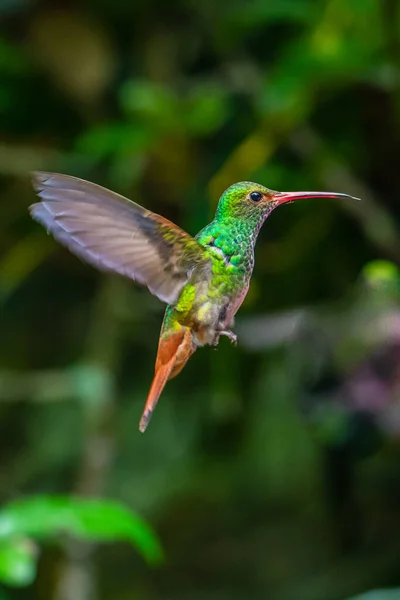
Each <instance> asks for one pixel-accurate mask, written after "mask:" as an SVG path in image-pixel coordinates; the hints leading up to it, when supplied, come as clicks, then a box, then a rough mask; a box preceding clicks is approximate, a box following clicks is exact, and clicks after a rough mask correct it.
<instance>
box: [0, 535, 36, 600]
mask: <svg viewBox="0 0 400 600" xmlns="http://www.w3.org/2000/svg"><path fill="white" fill-rule="evenodd" d="M36 554H37V552H36V547H35V545H34V544H33V543H32V541H31V540H27V539H20V538H18V539H10V540H3V541H2V542H1V543H0V580H1V581H2V582H3V583H5V584H6V585H10V586H15V587H17V586H25V585H29V584H30V583H32V581H33V580H34V578H35V576H36ZM0 599H1V596H0Z"/></svg>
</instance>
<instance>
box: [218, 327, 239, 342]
mask: <svg viewBox="0 0 400 600" xmlns="http://www.w3.org/2000/svg"><path fill="white" fill-rule="evenodd" d="M218 333H219V335H225V336H226V337H227V338H229V340H230V342H231V344H233V345H234V346H237V335H236V334H235V333H233V331H230V330H229V329H227V330H224V331H219V332H218Z"/></svg>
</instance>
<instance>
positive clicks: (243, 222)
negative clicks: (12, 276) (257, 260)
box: [30, 173, 348, 431]
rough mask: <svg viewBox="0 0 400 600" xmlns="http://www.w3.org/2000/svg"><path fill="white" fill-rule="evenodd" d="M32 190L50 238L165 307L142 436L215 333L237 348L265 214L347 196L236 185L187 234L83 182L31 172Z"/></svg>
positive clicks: (36, 209)
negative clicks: (239, 315) (209, 217)
mask: <svg viewBox="0 0 400 600" xmlns="http://www.w3.org/2000/svg"><path fill="white" fill-rule="evenodd" d="M33 184H34V187H35V189H36V191H37V193H38V195H39V197H40V200H41V201H40V202H38V203H36V204H33V205H32V206H31V207H30V212H31V215H32V217H33V218H34V219H36V220H37V221H39V222H40V223H41V224H43V225H44V226H45V227H46V228H47V230H48V231H49V232H51V233H52V234H53V236H54V237H55V238H56V239H57V240H59V241H60V242H61V243H63V244H64V245H66V246H67V247H68V248H69V249H70V250H71V251H72V252H73V253H75V254H76V255H77V256H78V257H80V258H82V259H83V260H85V261H87V262H89V263H91V264H92V265H94V266H95V267H97V268H99V269H102V270H106V271H112V272H117V273H120V274H122V275H125V276H126V277H129V278H131V279H134V280H135V281H137V282H139V283H141V284H143V285H146V286H147V287H148V288H149V290H150V291H151V292H152V293H153V294H155V295H156V296H158V297H159V298H160V299H161V300H163V301H164V302H166V303H167V308H166V311H165V316H164V321H163V325H162V328H161V333H160V339H159V346H158V352H157V358H156V365H155V374H154V378H153V382H152V385H151V388H150V391H149V395H148V398H147V401H146V405H145V409H144V412H143V415H142V419H141V421H140V425H139V429H140V430H141V431H144V430H145V429H146V427H147V425H148V422H149V420H150V417H151V415H152V412H153V410H154V408H155V406H156V404H157V401H158V398H159V396H160V394H161V392H162V390H163V388H164V386H165V384H166V382H167V381H168V379H171V378H172V377H175V376H176V375H177V374H178V373H179V372H180V371H181V370H182V368H183V367H184V365H185V364H186V362H187V361H188V359H189V358H190V356H191V355H192V354H193V353H194V352H195V350H196V348H197V347H199V346H204V345H207V344H210V345H217V344H218V342H219V338H220V336H227V337H228V338H229V339H230V340H231V341H232V342H234V343H236V336H235V334H234V333H233V332H232V331H231V327H232V326H233V322H234V317H235V314H236V312H237V311H238V309H239V307H240V306H241V304H242V302H243V300H244V298H245V296H246V294H247V291H248V288H249V284H250V279H251V275H252V272H253V266H254V246H255V243H256V240H257V236H258V233H259V231H260V228H261V226H262V224H263V223H264V221H265V219H266V218H267V217H268V215H269V214H270V213H271V212H272V210H273V209H274V208H276V207H277V206H278V205H280V204H283V203H286V202H289V201H292V200H298V199H301V198H313V197H329V198H336V197H348V196H346V195H345V194H334V193H325V192H275V191H272V190H269V189H268V188H266V187H264V186H262V185H259V184H257V183H252V182H240V183H236V184H234V185H232V186H230V187H229V188H228V189H227V190H226V191H225V192H224V193H223V194H222V196H221V198H220V200H219V203H218V207H217V211H216V215H215V218H214V220H213V221H212V222H211V223H210V224H209V225H207V226H206V227H205V228H204V229H202V230H201V231H200V232H199V233H198V234H197V235H196V236H195V237H192V236H190V235H189V234H187V233H186V232H185V231H183V230H182V229H180V228H179V227H178V226H177V225H175V224H174V223H172V222H171V221H168V220H167V219H165V218H164V217H162V216H160V215H157V214H155V213H152V212H151V211H149V210H146V209H145V208H143V207H142V206H140V205H138V204H136V203H134V202H131V201H130V200H127V199H126V198H123V197H122V196H119V195H118V194H115V193H114V192H111V191H110V190H107V189H105V188H102V187H100V186H98V185H95V184H93V183H90V182H88V181H84V180H82V179H77V178H75V177H70V176H67V175H60V174H55V173H35V174H34V175H33Z"/></svg>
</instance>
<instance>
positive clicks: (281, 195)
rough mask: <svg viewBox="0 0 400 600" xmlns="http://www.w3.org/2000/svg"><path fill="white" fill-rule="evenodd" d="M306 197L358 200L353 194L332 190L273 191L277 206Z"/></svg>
mask: <svg viewBox="0 0 400 600" xmlns="http://www.w3.org/2000/svg"><path fill="white" fill-rule="evenodd" d="M306 198H338V199H341V198H346V199H351V200H359V199H360V198H355V197H354V196H349V195H348V194H335V193H334V192H275V193H274V200H276V201H277V203H278V206H279V205H280V204H286V202H294V200H303V199H306Z"/></svg>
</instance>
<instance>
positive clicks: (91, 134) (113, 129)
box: [76, 123, 154, 159]
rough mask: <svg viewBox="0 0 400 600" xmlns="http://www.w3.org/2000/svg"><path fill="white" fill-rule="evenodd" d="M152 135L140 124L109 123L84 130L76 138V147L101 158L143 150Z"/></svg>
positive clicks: (145, 148)
mask: <svg viewBox="0 0 400 600" xmlns="http://www.w3.org/2000/svg"><path fill="white" fill-rule="evenodd" d="M153 137H154V136H153V135H152V133H151V131H149V129H148V128H147V127H145V126H143V125H142V126H141V125H140V124H136V125H135V126H132V125H128V124H126V123H109V124H102V125H97V126H96V127H93V128H92V129H88V130H86V131H85V132H84V133H83V134H82V135H81V136H80V137H79V138H78V139H77V140H76V148H77V150H78V152H83V153H86V154H90V155H92V156H96V157H97V158H101V159H102V158H106V157H108V156H110V155H113V154H134V153H140V152H144V151H145V150H147V149H148V148H149V145H150V143H151V142H152V140H153Z"/></svg>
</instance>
